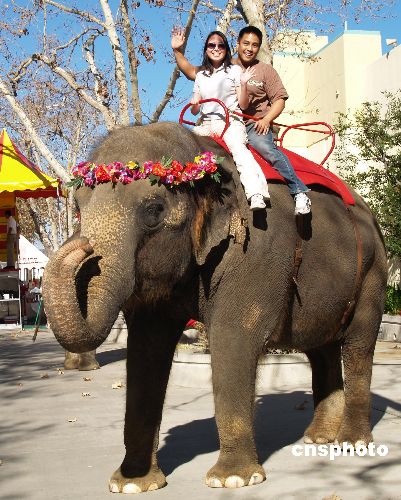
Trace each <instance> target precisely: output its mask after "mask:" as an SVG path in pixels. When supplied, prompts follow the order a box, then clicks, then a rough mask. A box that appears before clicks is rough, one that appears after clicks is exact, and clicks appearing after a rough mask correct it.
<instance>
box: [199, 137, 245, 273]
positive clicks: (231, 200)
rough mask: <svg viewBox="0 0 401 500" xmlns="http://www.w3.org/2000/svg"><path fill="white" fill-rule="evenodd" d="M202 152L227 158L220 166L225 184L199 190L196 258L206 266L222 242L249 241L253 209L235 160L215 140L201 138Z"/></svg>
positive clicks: (210, 183) (211, 182)
mask: <svg viewBox="0 0 401 500" xmlns="http://www.w3.org/2000/svg"><path fill="white" fill-rule="evenodd" d="M198 142H199V143H200V149H201V151H213V152H214V153H215V154H216V155H217V156H219V157H224V161H223V162H222V163H221V164H220V165H219V172H220V174H221V178H220V179H221V181H220V183H219V184H218V185H217V184H216V183H214V181H210V182H208V183H207V184H205V185H204V186H203V188H202V189H199V190H197V193H196V205H197V207H196V213H195V218H194V223H193V227H192V238H193V242H194V248H195V257H196V261H197V263H198V265H203V264H204V263H205V261H206V259H207V258H208V256H209V255H210V253H211V252H212V251H213V249H215V248H217V247H218V246H219V245H220V244H221V242H223V241H224V240H227V239H228V238H230V237H232V238H233V239H234V243H237V244H240V245H244V244H245V240H246V238H247V229H246V228H247V226H248V217H249V214H250V212H249V206H248V202H247V200H246V197H245V193H244V190H243V187H242V184H241V182H240V179H239V175H238V172H237V169H236V167H235V164H234V162H233V160H232V157H231V155H230V154H229V153H227V152H226V151H225V150H224V149H223V148H222V147H221V146H219V145H218V144H216V143H215V142H214V141H213V140H212V139H210V138H205V137H199V138H198Z"/></svg>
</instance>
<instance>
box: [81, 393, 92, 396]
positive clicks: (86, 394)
mask: <svg viewBox="0 0 401 500" xmlns="http://www.w3.org/2000/svg"><path fill="white" fill-rule="evenodd" d="M90 395H91V394H90V392H83V393H82V396H83V397H85V396H90Z"/></svg>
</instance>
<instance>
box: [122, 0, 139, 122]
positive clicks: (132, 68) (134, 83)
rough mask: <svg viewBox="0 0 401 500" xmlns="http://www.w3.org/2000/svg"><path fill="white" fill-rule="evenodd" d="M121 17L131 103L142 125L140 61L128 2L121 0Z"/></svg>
mask: <svg viewBox="0 0 401 500" xmlns="http://www.w3.org/2000/svg"><path fill="white" fill-rule="evenodd" d="M121 16H122V21H123V28H124V37H125V43H126V44H127V51H128V62H129V73H130V79H131V102H132V109H133V110H134V118H135V123H138V124H141V123H142V111H141V101H140V97H139V90H138V71H137V68H138V64H139V62H138V59H137V57H136V53H135V46H134V42H133V40H132V34H131V22H130V19H129V11H128V3H127V0H121Z"/></svg>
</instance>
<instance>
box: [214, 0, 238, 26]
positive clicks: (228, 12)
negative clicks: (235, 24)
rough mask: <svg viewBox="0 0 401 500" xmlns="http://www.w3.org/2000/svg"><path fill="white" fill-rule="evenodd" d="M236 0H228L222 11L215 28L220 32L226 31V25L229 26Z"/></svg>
mask: <svg viewBox="0 0 401 500" xmlns="http://www.w3.org/2000/svg"><path fill="white" fill-rule="evenodd" d="M236 3H237V0H228V2H227V5H226V8H225V9H224V11H223V12H222V16H221V18H220V21H219V22H218V23H217V28H216V29H217V30H218V31H221V32H222V33H224V34H225V33H227V30H228V27H229V26H230V21H231V16H232V13H233V10H234V7H235V5H236Z"/></svg>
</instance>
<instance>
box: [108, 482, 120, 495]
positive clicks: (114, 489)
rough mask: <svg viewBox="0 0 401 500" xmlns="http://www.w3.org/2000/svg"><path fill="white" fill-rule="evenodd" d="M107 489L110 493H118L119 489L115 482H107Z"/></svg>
mask: <svg viewBox="0 0 401 500" xmlns="http://www.w3.org/2000/svg"><path fill="white" fill-rule="evenodd" d="M109 490H110V491H111V492H112V493H120V489H119V487H118V485H117V483H109Z"/></svg>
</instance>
